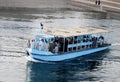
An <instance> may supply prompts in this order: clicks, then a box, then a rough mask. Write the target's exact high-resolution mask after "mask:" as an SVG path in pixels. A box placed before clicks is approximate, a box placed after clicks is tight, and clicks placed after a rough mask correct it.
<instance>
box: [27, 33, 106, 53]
mask: <svg viewBox="0 0 120 82" xmlns="http://www.w3.org/2000/svg"><path fill="white" fill-rule="evenodd" d="M87 42H91V43H92V44H87V45H82V46H75V47H71V48H68V45H73V44H79V43H87ZM28 43H29V44H28V47H31V48H34V49H36V50H40V51H50V52H54V53H62V52H68V51H73V50H80V49H87V48H95V47H101V46H104V37H103V36H99V37H95V36H87V35H84V36H83V37H82V38H79V37H78V36H74V37H69V38H62V37H57V36H56V37H55V38H54V41H52V42H48V41H47V40H44V39H40V40H39V42H35V40H32V41H30V40H29V42H28Z"/></svg>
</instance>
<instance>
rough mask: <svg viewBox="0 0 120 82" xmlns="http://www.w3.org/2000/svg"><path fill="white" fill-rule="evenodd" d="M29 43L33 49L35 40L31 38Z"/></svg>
mask: <svg viewBox="0 0 120 82" xmlns="http://www.w3.org/2000/svg"><path fill="white" fill-rule="evenodd" d="M30 45H31V46H30V47H31V48H32V49H34V48H35V40H31V42H30Z"/></svg>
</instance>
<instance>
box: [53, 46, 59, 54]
mask: <svg viewBox="0 0 120 82" xmlns="http://www.w3.org/2000/svg"><path fill="white" fill-rule="evenodd" d="M53 51H54V52H55V54H57V53H58V45H55V48H54V50H53Z"/></svg>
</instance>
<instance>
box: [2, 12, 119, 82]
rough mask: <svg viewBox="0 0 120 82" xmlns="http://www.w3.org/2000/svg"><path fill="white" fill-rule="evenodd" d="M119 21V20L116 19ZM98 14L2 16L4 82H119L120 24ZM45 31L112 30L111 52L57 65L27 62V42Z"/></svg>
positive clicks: (3, 14) (63, 13)
mask: <svg viewBox="0 0 120 82" xmlns="http://www.w3.org/2000/svg"><path fill="white" fill-rule="evenodd" d="M115 18H119V17H115ZM115 18H114V19H113V16H111V15H110V14H106V13H97V12H76V11H57V12H53V13H48V12H43V13H32V14H29V13H20V14H19V13H13V12H11V13H9V14H6V13H5V12H2V13H0V82H82V81H83V82H84V81H85V82H86V81H88V82H89V81H92V82H94V81H95V82H96V81H97V82H99V81H101V82H119V81H120V78H119V76H120V55H119V53H120V39H119V37H120V33H119V31H120V21H119V20H118V19H115ZM40 22H42V23H43V24H44V28H70V27H83V28H91V27H94V28H103V29H108V30H112V31H113V33H112V35H111V36H110V37H109V39H110V40H111V41H112V43H113V45H112V46H111V47H110V49H109V50H106V51H103V52H99V53H94V54H91V55H90V56H83V57H79V58H76V59H73V60H70V61H64V62H57V63H43V62H41V63H34V62H28V61H27V60H26V59H25V55H26V54H25V48H26V47H27V45H26V44H27V40H28V39H30V38H33V37H34V36H35V35H36V34H38V33H39V30H40V26H39V23H40Z"/></svg>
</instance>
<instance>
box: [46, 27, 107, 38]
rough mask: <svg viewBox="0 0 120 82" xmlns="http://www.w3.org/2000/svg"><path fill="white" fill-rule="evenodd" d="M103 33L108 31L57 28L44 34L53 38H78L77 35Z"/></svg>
mask: <svg viewBox="0 0 120 82" xmlns="http://www.w3.org/2000/svg"><path fill="white" fill-rule="evenodd" d="M105 32H109V31H107V30H104V29H96V28H61V29H58V28H57V29H48V30H45V32H44V33H46V34H51V35H55V36H62V37H70V36H79V35H87V34H97V33H105Z"/></svg>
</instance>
